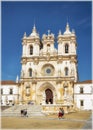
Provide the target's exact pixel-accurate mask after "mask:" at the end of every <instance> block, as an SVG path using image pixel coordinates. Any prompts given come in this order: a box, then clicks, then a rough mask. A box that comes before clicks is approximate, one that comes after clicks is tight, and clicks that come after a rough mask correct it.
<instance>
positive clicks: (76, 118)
mask: <svg viewBox="0 0 93 130" xmlns="http://www.w3.org/2000/svg"><path fill="white" fill-rule="evenodd" d="M91 115H92V112H91V111H81V112H76V113H70V114H65V116H64V118H63V119H58V117H57V114H56V115H49V116H45V117H21V116H20V117H2V118H1V128H2V129H78V130H85V129H88V130H92V116H91Z"/></svg>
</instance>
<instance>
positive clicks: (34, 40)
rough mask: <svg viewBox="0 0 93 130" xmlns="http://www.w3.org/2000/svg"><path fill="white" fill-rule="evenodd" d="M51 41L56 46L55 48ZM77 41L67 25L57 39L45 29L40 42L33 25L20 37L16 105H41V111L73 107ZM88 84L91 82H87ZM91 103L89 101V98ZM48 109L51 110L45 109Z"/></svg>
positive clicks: (76, 69)
mask: <svg viewBox="0 0 93 130" xmlns="http://www.w3.org/2000/svg"><path fill="white" fill-rule="evenodd" d="M55 39H57V40H56V42H57V47H55V45H54V44H55ZM77 62H78V60H77V40H76V34H75V32H74V30H72V31H70V27H69V24H68V23H67V25H66V29H65V32H64V33H63V34H62V33H61V31H59V34H58V36H57V38H56V37H55V36H54V34H53V33H51V32H50V30H48V34H43V36H42V39H40V36H39V34H38V33H37V30H36V27H35V25H34V26H33V29H32V33H31V34H30V35H29V36H27V35H26V33H25V34H24V36H23V38H22V57H21V64H22V67H21V76H20V81H19V83H18V95H19V96H18V100H17V103H21V104H27V103H28V102H32V103H33V104H37V105H42V106H43V110H45V111H46V110H48V111H49V109H51V110H53V111H54V110H56V109H58V108H59V107H60V106H62V107H64V108H65V110H67V108H71V109H72V108H76V107H77V105H78V104H77V96H75V92H76V90H75V86H76V87H77V86H78V67H77ZM91 84H92V83H91ZM91 101H92V102H93V99H91ZM49 106H50V107H51V108H49Z"/></svg>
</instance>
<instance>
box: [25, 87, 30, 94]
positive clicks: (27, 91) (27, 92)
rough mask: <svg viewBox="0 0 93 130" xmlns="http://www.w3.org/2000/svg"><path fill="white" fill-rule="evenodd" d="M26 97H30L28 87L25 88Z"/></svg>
mask: <svg viewBox="0 0 93 130" xmlns="http://www.w3.org/2000/svg"><path fill="white" fill-rule="evenodd" d="M26 95H27V96H29V95H30V87H29V86H28V87H26Z"/></svg>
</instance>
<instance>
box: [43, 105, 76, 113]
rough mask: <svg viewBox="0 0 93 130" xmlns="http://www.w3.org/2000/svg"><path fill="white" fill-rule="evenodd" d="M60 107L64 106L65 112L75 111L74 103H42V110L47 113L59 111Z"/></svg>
mask: <svg viewBox="0 0 93 130" xmlns="http://www.w3.org/2000/svg"><path fill="white" fill-rule="evenodd" d="M59 108H63V109H64V112H65V113H69V112H74V108H73V105H69V106H67V105H62V104H58V105H54V104H45V105H42V112H43V113H47V114H50V113H52V114H53V113H58V112H59Z"/></svg>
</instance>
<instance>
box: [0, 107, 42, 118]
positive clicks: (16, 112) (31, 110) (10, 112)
mask: <svg viewBox="0 0 93 130" xmlns="http://www.w3.org/2000/svg"><path fill="white" fill-rule="evenodd" d="M22 109H27V113H28V116H44V114H43V113H42V106H40V105H21V106H20V105H16V106H12V107H11V108H9V109H7V110H4V111H3V112H1V116H21V113H20V111H21V110H22Z"/></svg>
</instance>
